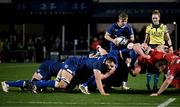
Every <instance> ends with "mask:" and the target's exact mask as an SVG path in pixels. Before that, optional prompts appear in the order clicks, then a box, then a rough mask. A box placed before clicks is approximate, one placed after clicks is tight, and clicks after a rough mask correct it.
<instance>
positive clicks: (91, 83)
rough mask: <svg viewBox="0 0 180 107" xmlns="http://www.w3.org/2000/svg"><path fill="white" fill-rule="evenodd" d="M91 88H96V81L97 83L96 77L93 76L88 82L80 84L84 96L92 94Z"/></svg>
mask: <svg viewBox="0 0 180 107" xmlns="http://www.w3.org/2000/svg"><path fill="white" fill-rule="evenodd" d="M89 86H96V81H95V76H94V75H93V76H91V77H90V78H88V80H87V81H86V82H84V83H83V84H79V89H80V90H81V92H82V93H84V94H87V95H88V94H90V92H89V90H88V87H89Z"/></svg>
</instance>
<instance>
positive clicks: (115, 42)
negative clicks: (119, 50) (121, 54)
mask: <svg viewBox="0 0 180 107" xmlns="http://www.w3.org/2000/svg"><path fill="white" fill-rule="evenodd" d="M112 42H113V43H114V44H115V45H116V46H119V44H118V41H117V39H116V38H115V39H113V41H112Z"/></svg>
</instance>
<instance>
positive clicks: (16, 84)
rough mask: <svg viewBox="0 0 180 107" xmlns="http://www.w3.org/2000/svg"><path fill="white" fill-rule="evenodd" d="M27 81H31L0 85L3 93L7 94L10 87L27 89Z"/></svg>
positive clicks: (10, 82) (9, 82) (8, 82)
mask: <svg viewBox="0 0 180 107" xmlns="http://www.w3.org/2000/svg"><path fill="white" fill-rule="evenodd" d="M29 81H31V80H17V81H3V82H1V85H2V89H3V91H4V92H8V90H9V88H10V87H26V88H27V89H29V88H30V86H29Z"/></svg>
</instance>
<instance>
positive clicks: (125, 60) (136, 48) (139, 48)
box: [79, 43, 150, 94]
mask: <svg viewBox="0 0 180 107" xmlns="http://www.w3.org/2000/svg"><path fill="white" fill-rule="evenodd" d="M127 47H128V48H126V49H123V50H112V51H110V52H109V53H107V51H106V50H104V49H103V48H102V47H99V48H98V51H99V52H100V54H109V55H112V56H114V57H116V59H118V61H120V60H121V61H120V62H118V63H119V64H118V65H119V66H118V68H117V69H116V72H115V73H114V74H113V75H112V76H111V78H110V79H108V80H106V81H105V83H106V84H105V86H106V85H107V86H109V87H111V86H119V85H122V89H124V90H127V87H125V86H124V85H123V84H124V81H127V78H125V77H127V76H125V75H122V73H121V72H118V71H119V70H120V69H122V67H123V70H125V71H126V72H130V73H131V75H132V76H136V75H137V72H139V71H137V70H135V67H136V65H137V64H136V63H137V57H138V56H139V55H140V56H142V57H143V58H147V59H148V58H149V57H150V56H149V55H146V54H145V53H144V51H146V50H148V46H147V45H146V44H139V43H136V44H133V43H129V44H128V45H127ZM143 50H144V51H143ZM121 82H122V84H121ZM89 87H90V88H91V87H93V90H94V88H96V87H95V82H94V77H93V76H92V77H90V78H89V79H88V80H87V81H86V82H85V83H83V84H80V85H79V89H80V90H81V92H82V93H84V94H90V92H89ZM90 91H92V88H91V89H90Z"/></svg>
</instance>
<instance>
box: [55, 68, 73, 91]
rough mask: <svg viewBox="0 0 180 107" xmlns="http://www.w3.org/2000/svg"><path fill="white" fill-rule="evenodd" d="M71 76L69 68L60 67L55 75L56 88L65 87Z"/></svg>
mask: <svg viewBox="0 0 180 107" xmlns="http://www.w3.org/2000/svg"><path fill="white" fill-rule="evenodd" d="M72 78H73V73H72V71H71V70H70V69H62V70H60V71H59V73H58V75H57V77H56V88H63V89H66V88H67V86H68V85H69V84H70V82H71V80H72Z"/></svg>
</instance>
